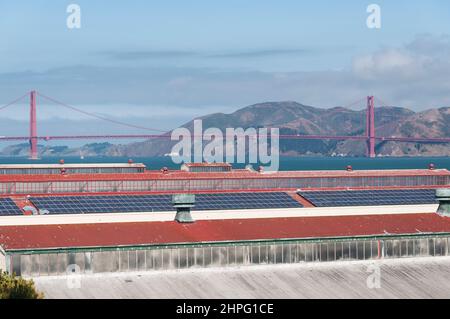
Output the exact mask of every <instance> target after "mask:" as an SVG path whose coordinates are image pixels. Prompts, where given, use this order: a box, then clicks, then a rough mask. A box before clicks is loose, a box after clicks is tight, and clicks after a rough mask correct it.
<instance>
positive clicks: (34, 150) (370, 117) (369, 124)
mask: <svg viewBox="0 0 450 319" xmlns="http://www.w3.org/2000/svg"><path fill="white" fill-rule="evenodd" d="M27 96H29V98H30V121H29V135H28V136H0V142H1V141H29V143H30V158H31V159H38V141H40V140H42V141H51V140H74V139H80V140H82V139H88V140H89V139H94V140H103V139H113V140H114V139H161V138H169V139H170V131H165V130H160V129H154V128H149V127H144V126H139V125H134V124H130V123H126V122H122V121H119V120H115V119H111V118H107V117H104V116H100V115H98V114H94V113H91V112H87V111H84V110H81V109H79V108H76V107H74V106H71V105H68V104H66V103H64V102H61V101H58V100H56V99H54V98H52V97H49V96H46V95H44V94H42V93H39V92H37V91H31V92H27V93H26V94H24V95H22V96H21V97H19V98H17V99H15V100H14V101H12V102H10V103H7V104H5V105H3V106H1V107H0V111H1V110H4V109H6V108H8V107H10V106H12V105H14V104H16V103H18V102H20V101H21V100H23V99H24V98H25V97H27ZM37 96H39V97H42V98H44V99H46V100H48V101H51V102H53V103H55V104H58V105H60V106H63V107H65V108H68V109H71V110H73V111H76V112H79V113H82V114H84V115H87V116H90V117H94V118H97V119H99V120H103V121H108V122H111V123H114V124H118V125H122V126H127V127H129V128H134V129H140V130H145V131H152V132H158V133H153V134H105V135H51V136H50V135H49V136H39V135H38V131H37V103H36V101H37V99H36V98H37ZM365 117H366V119H365V122H366V123H365V124H366V125H365V126H366V128H365V134H364V135H349V136H339V135H302V134H280V135H279V137H280V139H297V140H338V141H344V140H357V141H363V142H365V143H366V147H367V151H366V155H367V156H368V157H376V153H375V145H376V142H377V141H378V142H379V141H386V142H390V141H395V142H413V143H450V137H442V138H441V137H440V138H428V137H387V136H377V135H376V132H375V97H374V96H368V97H367V107H366V116H365Z"/></svg>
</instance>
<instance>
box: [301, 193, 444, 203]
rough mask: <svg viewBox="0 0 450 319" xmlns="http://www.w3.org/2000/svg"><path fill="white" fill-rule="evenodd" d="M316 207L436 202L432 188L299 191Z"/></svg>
mask: <svg viewBox="0 0 450 319" xmlns="http://www.w3.org/2000/svg"><path fill="white" fill-rule="evenodd" d="M298 194H299V195H300V196H302V197H304V198H305V199H307V200H308V201H310V202H311V203H312V204H313V205H314V206H317V207H338V206H382V205H419V204H436V203H437V201H436V198H435V190H434V189H402V190H361V191H323V192H321V191H314V192H305V191H301V192H298Z"/></svg>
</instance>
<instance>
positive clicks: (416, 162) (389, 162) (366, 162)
mask: <svg viewBox="0 0 450 319" xmlns="http://www.w3.org/2000/svg"><path fill="white" fill-rule="evenodd" d="M59 160H60V158H59V157H44V158H42V159H40V160H37V161H31V160H29V159H27V158H24V157H0V163H2V164H25V163H58V162H59ZM64 160H65V162H66V163H126V162H127V161H128V158H127V157H86V158H84V159H83V160H82V159H80V158H79V157H65V158H64ZM133 160H134V161H135V162H136V163H144V164H145V165H147V167H148V168H150V169H160V168H161V167H164V166H166V167H168V168H170V169H176V168H179V165H178V164H174V163H173V162H172V160H171V158H170V157H134V158H133ZM430 163H433V164H435V166H436V167H437V168H447V169H450V157H382V158H373V159H370V158H356V157H282V158H281V159H280V169H281V170H286V171H289V170H341V169H344V168H345V167H346V166H347V165H352V166H353V168H354V169H402V168H404V169H405V168H427V167H428V164H430ZM233 166H234V167H236V168H243V167H244V166H245V165H243V164H240V165H239V164H238V165H233ZM255 167H256V166H255Z"/></svg>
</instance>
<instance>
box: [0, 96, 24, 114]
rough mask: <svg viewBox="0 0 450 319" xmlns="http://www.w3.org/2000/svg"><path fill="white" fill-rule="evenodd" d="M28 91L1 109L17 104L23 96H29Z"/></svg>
mask: <svg viewBox="0 0 450 319" xmlns="http://www.w3.org/2000/svg"><path fill="white" fill-rule="evenodd" d="M28 94H29V93H28V92H27V93H25V94H24V95H22V96H21V97H18V98H17V99H15V100H14V101H11V102H9V103H7V104H5V105H2V106H0V111H1V110H4V109H6V108H7V107H10V106H11V105H14V104H16V103H17V102H19V101H21V100H22V99H23V98H25V97H26V96H28Z"/></svg>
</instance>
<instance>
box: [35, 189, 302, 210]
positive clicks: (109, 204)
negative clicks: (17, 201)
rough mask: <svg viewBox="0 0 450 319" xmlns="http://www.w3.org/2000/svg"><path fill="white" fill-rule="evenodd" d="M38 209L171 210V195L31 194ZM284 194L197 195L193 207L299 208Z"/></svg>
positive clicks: (203, 208) (212, 208)
mask: <svg viewBox="0 0 450 319" xmlns="http://www.w3.org/2000/svg"><path fill="white" fill-rule="evenodd" d="M30 200H31V202H32V203H33V205H34V206H36V207H37V208H38V209H46V210H48V211H49V212H50V214H87V213H114V212H161V211H174V210H175V209H174V208H173V205H172V195H113V196H50V197H32V198H30ZM299 207H302V205H301V204H300V203H299V202H297V201H296V200H294V199H293V198H292V197H291V196H289V195H288V194H287V193H283V192H275V193H226V194H225V193H223V194H197V195H196V196H195V207H194V209H193V210H200V211H203V210H223V209H229V210H233V209H270V208H299Z"/></svg>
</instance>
